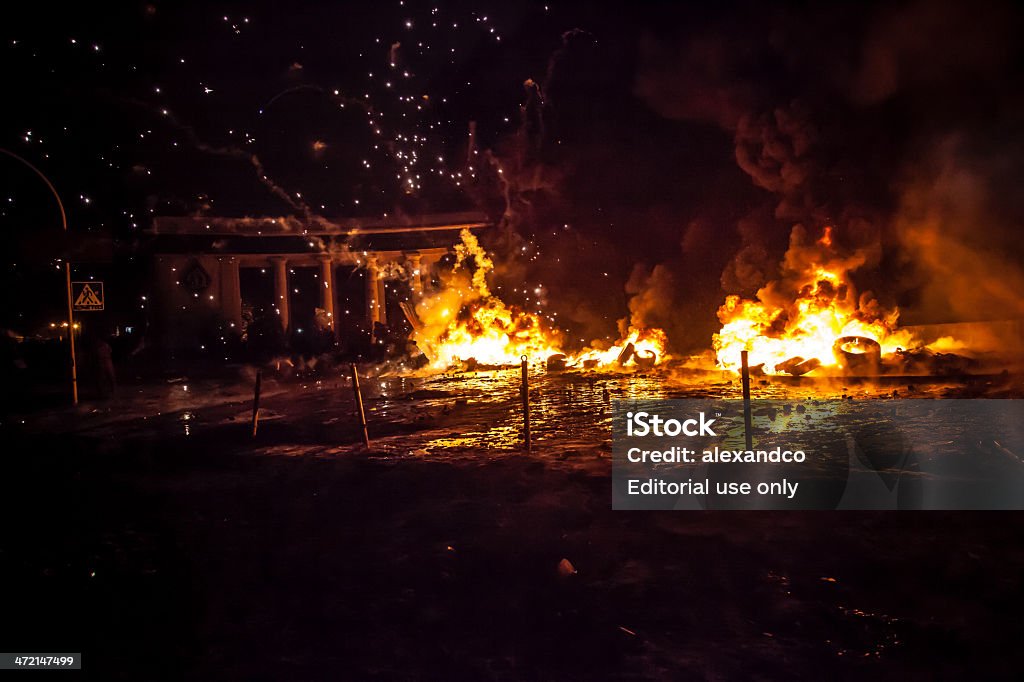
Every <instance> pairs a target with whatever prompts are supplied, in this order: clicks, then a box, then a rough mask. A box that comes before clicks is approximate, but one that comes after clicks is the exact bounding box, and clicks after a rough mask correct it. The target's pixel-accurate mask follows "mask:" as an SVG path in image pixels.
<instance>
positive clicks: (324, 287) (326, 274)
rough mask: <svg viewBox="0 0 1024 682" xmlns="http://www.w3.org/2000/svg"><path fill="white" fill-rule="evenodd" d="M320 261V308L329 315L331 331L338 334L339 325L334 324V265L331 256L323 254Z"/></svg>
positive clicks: (328, 320) (318, 258)
mask: <svg viewBox="0 0 1024 682" xmlns="http://www.w3.org/2000/svg"><path fill="white" fill-rule="evenodd" d="M317 260H319V261H320V279H321V280H323V281H322V282H321V283H320V307H321V308H323V309H324V312H325V313H327V322H328V324H330V326H331V330H332V331H335V332H337V325H336V324H334V263H333V262H332V261H331V256H330V254H327V253H321V254H320V255H318V256H317Z"/></svg>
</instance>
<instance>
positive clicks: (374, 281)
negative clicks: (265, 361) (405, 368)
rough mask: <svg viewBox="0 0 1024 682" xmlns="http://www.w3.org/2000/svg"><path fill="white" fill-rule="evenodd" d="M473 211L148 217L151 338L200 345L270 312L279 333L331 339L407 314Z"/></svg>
mask: <svg viewBox="0 0 1024 682" xmlns="http://www.w3.org/2000/svg"><path fill="white" fill-rule="evenodd" d="M487 226H488V222H487V219H486V217H485V216H484V215H483V214H480V213H477V212H470V213H454V214H434V215H425V216H419V217H416V218H408V217H404V218H402V219H401V220H397V219H396V220H392V221H390V222H389V221H387V220H384V221H368V220H338V221H325V220H317V221H316V222H314V223H309V222H306V221H303V220H301V219H298V218H292V217H284V218H272V217H267V218H226V217H157V218H155V219H154V221H153V238H154V260H153V267H154V273H153V278H152V281H153V283H154V291H153V292H152V301H151V302H150V309H151V310H152V312H153V315H152V332H153V334H152V335H153V336H154V338H155V341H156V343H157V344H158V345H160V346H163V347H168V348H174V349H197V350H198V349H204V348H205V347H206V345H207V344H209V343H211V342H215V340H216V339H217V335H218V334H220V335H221V336H223V335H224V332H225V330H228V333H238V334H241V333H242V332H243V331H244V330H245V328H246V327H247V325H249V324H250V323H251V322H252V320H253V319H254V318H255V317H257V316H260V315H272V316H274V317H276V319H277V320H278V321H279V323H280V328H281V330H282V331H283V332H284V336H285V338H286V339H295V338H296V335H301V334H304V333H305V334H308V333H310V332H312V331H313V330H317V331H319V332H320V333H323V332H324V331H325V330H329V331H330V333H332V334H333V335H334V336H335V337H336V338H337V339H338V340H339V341H341V342H343V343H344V342H346V341H354V340H357V339H360V338H365V337H367V336H368V335H369V334H372V333H373V330H374V327H375V325H376V324H378V323H379V324H381V325H384V326H391V325H393V324H394V323H396V322H398V321H400V320H401V318H402V317H403V316H407V315H406V312H405V311H403V310H402V308H403V307H404V308H406V310H408V309H410V308H409V307H408V306H403V305H402V304H403V303H409V304H414V303H415V299H416V298H417V297H418V296H421V295H422V294H423V293H424V291H426V290H429V289H430V287H432V286H433V285H434V283H435V282H436V277H437V272H438V266H439V264H440V263H441V261H442V259H444V258H445V257H446V256H448V255H449V254H450V253H451V252H452V248H453V246H454V245H455V244H456V243H457V242H458V241H459V234H460V232H461V231H462V230H470V231H473V232H479V231H480V230H482V229H484V228H486V227H487Z"/></svg>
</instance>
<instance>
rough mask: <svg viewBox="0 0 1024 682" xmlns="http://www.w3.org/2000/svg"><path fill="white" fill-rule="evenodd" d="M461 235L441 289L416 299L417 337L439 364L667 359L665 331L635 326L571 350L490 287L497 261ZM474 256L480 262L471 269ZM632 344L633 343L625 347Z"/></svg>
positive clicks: (539, 320)
mask: <svg viewBox="0 0 1024 682" xmlns="http://www.w3.org/2000/svg"><path fill="white" fill-rule="evenodd" d="M460 236H461V242H460V243H459V244H457V245H456V246H455V257H456V259H455V266H454V267H453V269H452V271H451V273H450V274H449V275H448V276H447V277H446V280H445V281H444V282H443V283H442V286H441V288H440V289H439V290H438V291H436V292H433V293H431V294H427V295H424V297H423V298H422V299H421V300H420V301H419V303H418V304H417V305H416V315H417V317H418V318H419V321H420V322H421V323H422V324H421V325H420V326H419V328H418V329H416V330H415V331H414V333H413V338H414V340H415V341H416V344H417V346H419V348H420V349H421V350H423V352H424V354H426V356H427V357H428V358H429V359H430V364H431V367H433V368H434V369H447V368H448V367H452V366H456V365H460V364H462V363H464V362H467V361H469V360H471V359H472V360H475V361H476V362H477V363H480V364H484V365H509V364H517V363H519V361H520V358H521V357H522V356H523V355H526V356H527V357H529V358H533V359H547V358H549V357H551V356H557V355H565V356H566V357H565V365H566V366H579V367H581V368H582V367H587V368H592V367H601V366H609V365H611V364H612V363H618V364H621V365H626V364H629V363H632V364H635V365H637V366H650V365H653V364H655V363H656V362H658V361H660V360H662V359H664V357H665V345H666V343H665V342H666V339H665V334H664V332H662V331H661V330H660V329H645V330H640V329H635V328H632V327H631V328H629V329H628V330H627V331H626V333H625V334H624V335H623V336H624V338H623V339H622V340H621V341H619V342H618V343H617V344H615V345H613V346H611V347H610V348H607V349H604V350H599V349H595V348H587V349H585V350H583V351H581V352H580V353H577V354H570V353H566V352H565V351H564V350H562V349H563V348H564V339H563V338H562V335H561V334H560V333H559V332H558V331H557V330H552V329H550V328H549V327H548V326H547V325H545V324H544V322H543V320H542V318H541V317H540V315H538V314H536V313H532V312H530V311H527V310H523V309H521V308H519V307H517V306H512V305H508V304H506V303H505V302H504V301H502V300H501V299H500V298H498V297H497V296H495V295H493V294H492V293H491V291H490V288H489V286H488V284H487V277H488V275H489V274H490V273H491V272H492V271H493V270H494V262H493V261H492V260H491V258H490V257H489V256H488V255H487V253H486V252H485V251H484V249H483V248H482V247H481V246H480V243H479V241H478V240H477V238H476V236H475V235H473V234H472V233H471V232H470V231H469V230H463V231H462V233H461V235H460ZM470 262H472V263H474V264H475V267H474V268H472V269H471V267H470ZM629 344H633V345H632V348H631V349H630V351H629V352H626V351H627V349H629ZM652 354H653V355H652ZM620 358H621V359H620Z"/></svg>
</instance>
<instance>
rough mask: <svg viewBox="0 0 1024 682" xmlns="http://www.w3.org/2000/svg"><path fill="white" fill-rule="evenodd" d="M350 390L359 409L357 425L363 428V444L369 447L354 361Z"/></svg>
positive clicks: (368, 435) (361, 395)
mask: <svg viewBox="0 0 1024 682" xmlns="http://www.w3.org/2000/svg"><path fill="white" fill-rule="evenodd" d="M351 367H352V391H353V392H354V393H355V397H356V408H357V409H358V410H359V426H360V428H362V430H363V445H365V446H366V447H367V448H369V447H370V434H369V432H368V431H367V430H366V411H365V410H364V409H363V394H362V392H361V391H360V390H359V372H357V371H356V363H354V362H353V363H352V365H351Z"/></svg>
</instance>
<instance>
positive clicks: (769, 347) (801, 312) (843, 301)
mask: <svg viewBox="0 0 1024 682" xmlns="http://www.w3.org/2000/svg"><path fill="white" fill-rule="evenodd" d="M806 241H807V238H806V235H805V233H804V231H803V229H802V228H796V229H794V230H793V234H792V236H791V237H790V246H789V250H788V251H787V252H786V257H785V260H784V262H783V266H782V277H781V278H780V279H779V280H776V281H774V282H771V283H769V284H768V285H767V286H765V287H763V288H762V289H761V290H759V291H758V292H757V300H756V301H752V300H748V299H743V298H741V297H739V296H736V295H730V296H728V297H726V299H725V304H724V305H722V306H721V307H720V308H719V309H718V319H719V320H720V321H721V322H722V329H721V330H720V331H719V332H718V333H717V334H715V335H714V337H713V347H714V350H715V352H716V354H717V361H718V366H719V367H721V368H723V369H730V370H738V369H739V368H740V363H741V360H740V352H741V351H743V350H747V351H748V352H749V364H750V366H751V367H754V366H757V365H763V369H764V371H765V372H766V373H768V374H778V373H779V372H782V371H789V368H794V367H797V368H799V367H800V366H801V364H802V363H804V364H802V369H803V370H804V371H810V370H811V369H814V368H816V367H819V366H820V367H822V368H832V367H836V366H838V365H840V364H841V362H842V357H837V356H839V355H841V354H839V353H837V351H836V347H837V343H838V345H839V346H840V347H841V348H842V349H843V350H844V351H847V352H849V353H854V354H856V353H862V352H866V351H864V350H863V348H864V345H865V344H863V343H861V344H860V345H858V344H857V343H856V342H854V341H848V340H845V339H844V337H864V338H867V339H871V340H872V341H875V342H877V343H878V344H879V346H880V352H881V355H883V356H884V355H888V354H891V353H894V352H896V351H897V350H898V349H899V348H910V347H912V346H914V345H915V341H914V338H913V336H912V335H911V334H910V333H909V332H908V331H906V330H900V329H898V328H897V321H898V319H899V310H898V309H893V310H891V311H883V310H881V308H880V306H879V305H878V302H877V301H876V300H874V299H873V298H872V297H871V295H870V294H869V293H865V294H863V295H861V296H858V295H857V292H856V289H855V287H854V284H853V282H852V280H851V279H850V273H851V272H853V271H855V270H856V269H857V268H859V267H860V266H862V265H863V264H864V263H865V261H866V258H867V257H866V255H864V254H854V255H853V256H849V257H845V258H844V257H842V256H840V255H839V254H837V253H836V250H835V248H834V245H833V236H832V228H831V227H826V228H825V229H824V231H823V234H822V236H821V238H820V239H818V240H817V241H815V242H813V243H810V244H808V243H806ZM791 373H803V372H801V371H799V369H798V370H797V371H796V372H791Z"/></svg>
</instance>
